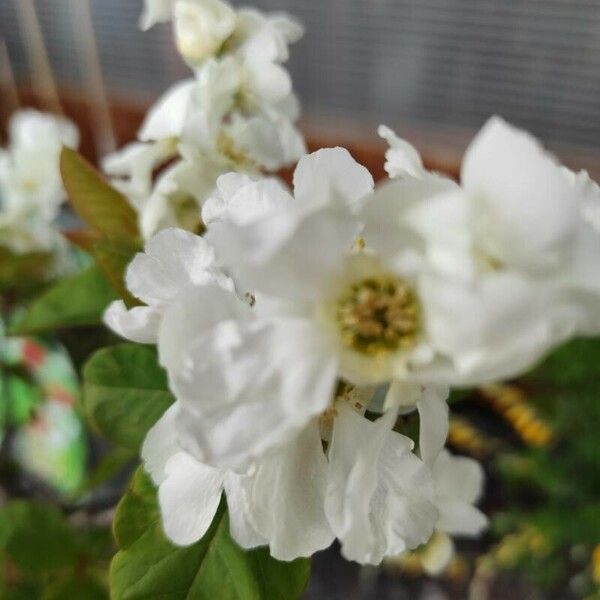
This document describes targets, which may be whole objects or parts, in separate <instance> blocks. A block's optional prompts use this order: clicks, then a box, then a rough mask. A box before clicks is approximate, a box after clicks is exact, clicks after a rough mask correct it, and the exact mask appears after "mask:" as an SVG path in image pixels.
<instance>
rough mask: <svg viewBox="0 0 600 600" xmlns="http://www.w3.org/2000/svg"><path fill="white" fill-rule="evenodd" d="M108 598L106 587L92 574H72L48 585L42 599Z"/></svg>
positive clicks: (105, 599) (91, 599) (104, 599)
mask: <svg viewBox="0 0 600 600" xmlns="http://www.w3.org/2000/svg"><path fill="white" fill-rule="evenodd" d="M71 599H77V600H108V593H107V590H106V588H105V587H104V586H103V585H101V584H100V583H99V582H98V581H97V579H95V578H94V577H90V576H84V577H78V576H77V575H72V576H70V577H66V578H64V579H62V580H59V581H57V582H55V583H54V584H52V585H50V586H48V587H47V588H46V590H45V591H44V595H43V596H42V600H71Z"/></svg>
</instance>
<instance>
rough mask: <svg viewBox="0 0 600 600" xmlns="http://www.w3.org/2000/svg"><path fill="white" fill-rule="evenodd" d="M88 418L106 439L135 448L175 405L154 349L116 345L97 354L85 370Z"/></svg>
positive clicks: (84, 398) (85, 404)
mask: <svg viewBox="0 0 600 600" xmlns="http://www.w3.org/2000/svg"><path fill="white" fill-rule="evenodd" d="M83 381H84V386H83V402H84V407H85V411H86V414H87V416H88V418H89V420H90V421H91V422H92V424H93V425H94V426H95V427H96V429H97V430H98V431H99V432H100V433H101V434H102V435H103V436H104V437H106V438H107V439H109V440H111V441H113V442H115V443H116V444H119V445H121V446H125V447H127V448H131V449H134V450H135V449H138V448H139V447H140V445H141V443H142V441H143V440H144V437H145V435H146V432H147V431H148V429H150V427H152V425H154V423H156V421H158V419H159V418H160V417H161V416H162V414H163V413H164V412H165V411H166V410H167V408H168V407H169V406H170V405H171V403H172V402H173V401H174V398H173V396H172V395H171V393H170V392H169V388H168V385H167V375H166V373H165V372H164V370H163V369H162V368H161V366H160V365H159V364H158V361H157V357H156V350H155V349H154V348H153V347H150V346H142V345H139V344H120V345H118V346H112V347H109V348H104V349H102V350H100V351H98V352H97V353H96V354H94V356H92V358H91V359H90V360H89V361H88V362H87V364H86V365H85V367H84V369H83Z"/></svg>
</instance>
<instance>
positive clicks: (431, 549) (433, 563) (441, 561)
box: [420, 532, 454, 577]
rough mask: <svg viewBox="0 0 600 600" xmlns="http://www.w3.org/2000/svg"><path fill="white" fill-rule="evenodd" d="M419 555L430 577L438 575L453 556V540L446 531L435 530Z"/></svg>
mask: <svg viewBox="0 0 600 600" xmlns="http://www.w3.org/2000/svg"><path fill="white" fill-rule="evenodd" d="M420 556H421V564H422V565H423V569H424V570H425V572H426V573H427V574H428V575H431V576H432V577H438V576H439V575H441V574H442V573H443V572H444V571H445V570H446V568H447V567H448V565H449V564H450V561H451V560H452V558H453V557H454V542H453V541H452V538H451V537H450V536H449V535H447V534H446V533H441V532H436V533H435V534H434V536H433V537H432V538H431V540H429V543H428V544H427V546H425V548H424V549H423V550H422V551H421V554H420Z"/></svg>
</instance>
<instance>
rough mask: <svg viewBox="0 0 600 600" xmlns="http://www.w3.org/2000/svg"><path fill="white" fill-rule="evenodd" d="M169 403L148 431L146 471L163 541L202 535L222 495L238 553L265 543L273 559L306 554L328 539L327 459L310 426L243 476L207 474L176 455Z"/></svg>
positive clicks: (191, 460)
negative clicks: (152, 486)
mask: <svg viewBox="0 0 600 600" xmlns="http://www.w3.org/2000/svg"><path fill="white" fill-rule="evenodd" d="M179 410H180V407H179V405H178V404H177V403H176V404H174V405H173V406H172V407H171V408H170V409H169V410H168V411H167V412H166V413H165V414H164V415H163V417H162V418H161V419H160V420H159V421H158V423H157V424H156V425H155V426H154V427H153V428H152V429H151V430H150V431H149V432H148V434H147V436H146V439H145V441H144V445H143V448H142V458H143V460H144V463H145V468H146V470H147V471H148V472H149V473H150V474H151V476H152V478H153V480H154V482H155V483H156V484H157V485H158V486H159V494H158V496H159V503H160V508H161V514H162V520H163V526H164V529H165V532H166V534H167V536H168V537H169V538H170V539H171V540H172V541H173V542H174V543H176V544H178V545H183V546H185V545H189V544H193V543H194V542H196V541H198V540H199V539H201V538H202V537H203V535H204V534H205V533H206V531H207V530H208V528H209V526H210V524H211V522H212V520H213V518H214V516H215V513H216V511H217V508H218V506H219V503H220V500H221V495H222V493H223V492H225V495H226V497H227V508H228V513H229V525H230V532H231V535H232V537H233V539H234V540H235V541H236V542H237V543H238V544H239V545H240V546H242V547H243V548H253V547H256V546H264V545H268V546H269V547H270V551H271V554H272V555H273V556H274V557H275V558H277V559H280V560H293V559H295V558H298V557H299V556H310V555H312V554H314V553H315V552H317V551H318V550H322V549H323V548H326V547H327V546H329V545H330V544H331V542H332V541H333V538H334V536H333V533H332V532H331V529H330V527H329V524H328V522H327V520H326V517H325V513H324V508H323V502H324V493H325V486H326V476H327V460H326V458H325V455H324V453H323V449H322V445H321V440H320V438H319V436H318V430H317V427H316V425H315V424H313V425H312V427H307V428H306V429H305V430H304V431H303V432H301V434H300V435H299V436H298V437H297V438H296V439H295V440H291V441H290V443H289V444H288V445H286V447H285V448H283V449H282V450H281V451H280V452H278V453H276V454H272V455H270V456H269V457H267V458H265V459H264V460H263V461H261V462H259V463H257V464H256V465H254V466H253V468H252V470H251V471H250V472H249V473H248V474H237V473H234V472H232V471H228V470H222V469H215V468H213V467H210V466H207V465H204V464H202V463H201V462H199V461H197V460H196V459H195V458H194V457H193V456H191V455H190V454H189V453H187V452H186V451H185V450H183V449H182V447H181V445H180V443H179V440H178V435H179V434H178V428H177V420H178V413H179Z"/></svg>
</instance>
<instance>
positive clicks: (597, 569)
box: [592, 544, 600, 585]
mask: <svg viewBox="0 0 600 600" xmlns="http://www.w3.org/2000/svg"><path fill="white" fill-rule="evenodd" d="M592 577H593V579H594V582H595V583H596V584H598V585H600V544H598V545H597V546H596V547H595V548H594V551H593V552H592Z"/></svg>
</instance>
